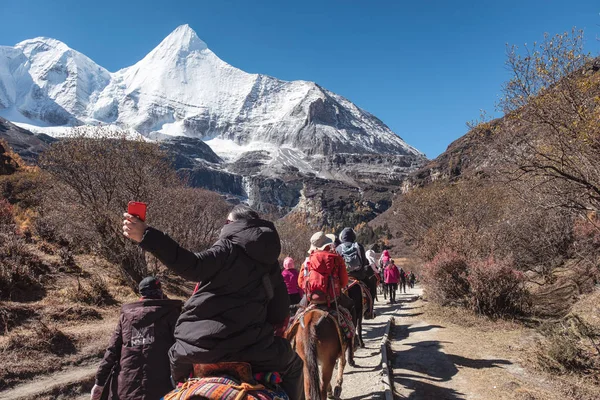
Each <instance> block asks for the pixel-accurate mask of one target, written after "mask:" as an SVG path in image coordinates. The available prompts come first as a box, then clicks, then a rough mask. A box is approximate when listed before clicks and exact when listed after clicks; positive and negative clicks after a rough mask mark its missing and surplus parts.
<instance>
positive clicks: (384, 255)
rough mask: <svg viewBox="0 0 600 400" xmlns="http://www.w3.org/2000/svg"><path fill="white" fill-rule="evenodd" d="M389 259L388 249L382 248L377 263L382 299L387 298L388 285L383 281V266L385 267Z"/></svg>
mask: <svg viewBox="0 0 600 400" xmlns="http://www.w3.org/2000/svg"><path fill="white" fill-rule="evenodd" d="M390 260H391V257H390V252H389V251H388V250H384V251H383V253H381V257H379V263H378V265H377V267H378V269H379V276H380V278H381V286H382V288H383V299H384V300H387V298H388V293H389V287H388V285H387V283H385V267H387V265H388V264H389V263H390Z"/></svg>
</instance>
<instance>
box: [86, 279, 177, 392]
mask: <svg viewBox="0 0 600 400" xmlns="http://www.w3.org/2000/svg"><path fill="white" fill-rule="evenodd" d="M139 289H140V294H141V295H142V298H141V299H140V301H137V302H135V303H131V304H125V305H123V308H122V311H121V316H120V317H119V322H118V324H117V328H116V329H115V332H114V333H113V336H112V338H111V340H110V344H109V346H108V348H107V349H106V352H105V354H104V358H103V359H102V362H101V363H100V366H99V367H98V372H97V373H96V384H95V385H94V388H93V389H92V396H91V398H92V400H97V399H100V397H101V395H102V391H103V390H104V386H105V385H106V384H107V383H108V381H109V377H110V375H111V371H113V368H114V372H113V374H114V375H113V378H112V379H111V381H110V387H106V390H110V397H111V398H112V399H119V400H133V399H136V400H138V399H143V400H158V399H160V398H161V397H162V396H163V395H165V394H167V393H168V392H169V391H171V390H172V389H173V386H172V385H171V378H170V377H171V374H170V371H169V357H168V352H169V348H170V347H171V346H172V345H173V343H175V338H174V337H173V331H174V329H175V323H176V322H177V318H178V317H179V313H180V311H181V306H182V303H181V301H179V300H169V299H167V298H166V297H165V296H164V295H163V292H162V289H161V285H160V281H159V280H158V279H157V278H154V277H147V278H144V279H143V280H142V282H140V285H139Z"/></svg>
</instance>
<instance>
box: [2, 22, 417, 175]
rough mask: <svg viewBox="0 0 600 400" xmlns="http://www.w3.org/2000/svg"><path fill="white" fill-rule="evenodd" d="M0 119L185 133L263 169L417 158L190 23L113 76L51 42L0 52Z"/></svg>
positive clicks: (368, 122) (337, 100)
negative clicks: (263, 162) (251, 69)
mask: <svg viewBox="0 0 600 400" xmlns="http://www.w3.org/2000/svg"><path fill="white" fill-rule="evenodd" d="M0 116H5V117H8V119H13V120H15V118H14V117H15V116H17V118H16V120H26V121H30V123H31V124H33V125H36V124H37V125H40V124H45V125H76V124H80V123H91V124H98V123H105V124H114V125H117V126H120V127H123V128H129V129H135V130H136V131H137V132H139V133H141V134H143V135H145V136H148V137H151V138H158V139H162V138H166V137H171V136H188V137H191V138H198V139H203V140H207V143H208V144H209V145H210V146H212V147H213V150H215V152H216V153H217V154H220V155H222V156H223V157H224V158H226V159H229V160H232V161H235V160H236V159H237V158H239V157H240V156H241V155H242V154H244V153H245V152H247V151H253V150H254V149H262V150H264V151H265V152H266V153H268V155H269V156H268V157H267V158H266V159H268V160H270V161H269V163H275V164H277V163H278V162H280V161H281V160H284V161H285V160H287V161H285V162H287V163H290V162H291V161H290V160H291V159H290V156H289V154H293V155H294V156H293V157H292V158H293V159H294V160H298V161H294V162H292V164H293V163H299V164H300V165H304V166H308V165H314V163H313V161H314V160H315V159H316V158H319V157H320V160H321V161H319V162H322V158H323V157H328V156H332V155H337V154H341V153H345V154H355V155H356V154H372V155H378V154H379V155H381V154H385V155H392V156H405V155H408V156H411V157H413V156H414V157H417V158H419V157H421V158H422V157H423V156H422V154H421V153H419V152H418V151H417V150H416V149H414V148H413V147H411V146H409V145H408V144H406V143H405V142H404V141H403V140H402V139H401V138H400V137H399V136H397V135H396V134H394V133H393V132H392V131H391V130H390V129H389V128H388V127H387V126H386V125H385V124H384V123H383V122H381V121H380V120H379V119H377V118H376V117H374V116H373V115H371V114H370V113H368V112H366V111H364V110H362V109H361V108H359V107H357V106H356V105H354V104H353V103H351V102H350V101H349V100H347V99H345V98H343V97H341V96H338V95H336V94H334V93H332V92H329V91H327V90H326V89H324V88H322V87H320V86H319V85H317V84H315V83H313V82H306V81H292V82H286V81H282V80H279V79H276V78H273V77H270V76H266V75H259V74H249V73H246V72H244V71H242V70H240V69H238V68H235V67H233V66H231V65H229V64H227V63H226V62H225V61H223V60H221V59H220V58H219V57H217V55H215V54H214V53H213V52H212V51H211V50H210V49H209V48H208V47H207V45H206V43H205V42H203V41H202V40H201V39H200V38H199V37H198V35H197V34H196V32H194V30H193V29H192V28H191V27H190V26H189V25H181V26H179V27H177V28H176V29H175V30H174V31H173V32H172V33H170V34H169V35H168V36H167V37H166V38H165V39H163V40H162V41H161V42H160V44H159V45H158V46H156V47H155V48H154V49H153V50H151V51H150V52H149V53H148V54H147V55H146V56H145V57H144V58H143V59H142V60H140V61H139V62H137V63H136V64H134V65H132V66H130V67H126V68H123V69H121V70H119V71H117V72H114V73H109V72H108V71H107V70H106V69H104V68H102V67H100V66H99V65H97V64H96V63H94V62H93V61H92V60H91V59H89V58H88V57H86V56H85V55H83V54H81V53H79V52H77V51H75V50H73V49H71V48H69V47H68V46H67V45H66V44H64V43H62V42H60V41H58V40H54V39H48V38H36V39H31V40H26V41H23V42H21V43H19V44H18V45H16V46H15V47H12V48H11V47H4V48H0ZM20 122H22V121H20ZM283 149H285V151H284V150H283ZM315 157H316V158H315ZM311 159H313V161H311ZM300 161H301V162H300ZM281 162H283V161H281ZM311 163H312V164H311ZM286 165H287V164H286ZM304 169H310V168H308V167H306V168H304Z"/></svg>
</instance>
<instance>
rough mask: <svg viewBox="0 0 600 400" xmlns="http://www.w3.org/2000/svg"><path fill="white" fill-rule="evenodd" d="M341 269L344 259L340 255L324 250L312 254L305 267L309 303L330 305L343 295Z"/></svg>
mask: <svg viewBox="0 0 600 400" xmlns="http://www.w3.org/2000/svg"><path fill="white" fill-rule="evenodd" d="M340 267H343V259H342V258H341V257H340V256H339V255H338V254H336V253H332V252H330V251H323V250H317V251H313V252H312V254H311V255H310V256H309V257H308V259H307V260H306V266H305V267H304V275H305V280H304V291H305V292H306V298H307V299H308V301H309V302H311V303H314V304H330V303H331V302H332V301H333V300H334V299H335V298H337V297H338V296H339V295H340V294H341V291H342V289H341V288H340V282H339V276H338V268H340Z"/></svg>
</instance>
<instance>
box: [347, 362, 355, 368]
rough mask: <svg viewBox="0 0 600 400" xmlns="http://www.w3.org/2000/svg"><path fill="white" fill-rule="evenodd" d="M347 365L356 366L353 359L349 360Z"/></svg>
mask: <svg viewBox="0 0 600 400" xmlns="http://www.w3.org/2000/svg"><path fill="white" fill-rule="evenodd" d="M348 365H349V366H351V367H352V368H355V367H356V363H355V362H354V360H349V361H348Z"/></svg>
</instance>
